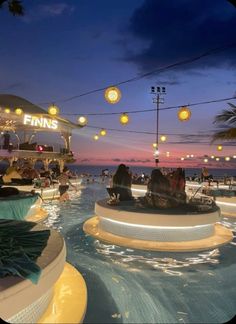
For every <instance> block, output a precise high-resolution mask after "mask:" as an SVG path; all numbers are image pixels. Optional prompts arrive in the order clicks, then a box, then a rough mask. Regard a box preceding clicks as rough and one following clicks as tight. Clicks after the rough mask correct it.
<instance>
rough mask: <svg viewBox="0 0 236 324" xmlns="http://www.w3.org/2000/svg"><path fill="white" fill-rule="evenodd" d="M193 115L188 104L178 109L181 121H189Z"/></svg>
mask: <svg viewBox="0 0 236 324" xmlns="http://www.w3.org/2000/svg"><path fill="white" fill-rule="evenodd" d="M190 117H191V110H190V109H189V108H188V107H187V106H183V107H181V108H180V109H179V111H178V118H179V120H180V121H188V120H189V119H190Z"/></svg>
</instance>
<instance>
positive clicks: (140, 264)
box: [94, 240, 220, 276]
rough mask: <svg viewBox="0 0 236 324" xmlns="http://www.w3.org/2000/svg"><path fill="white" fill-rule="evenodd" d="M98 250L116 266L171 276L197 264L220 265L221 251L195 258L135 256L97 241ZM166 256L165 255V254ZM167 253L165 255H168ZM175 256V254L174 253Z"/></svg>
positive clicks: (152, 254) (129, 251)
mask: <svg viewBox="0 0 236 324" xmlns="http://www.w3.org/2000/svg"><path fill="white" fill-rule="evenodd" d="M94 244H95V247H96V250H97V252H98V253H100V254H102V255H105V256H107V257H109V260H110V261H111V262H114V263H115V264H120V266H122V267H125V268H128V267H132V268H133V267H135V268H137V270H138V269H145V268H150V269H158V270H161V271H163V272H165V273H168V274H170V275H177V276H181V275H182V273H181V272H180V271H176V269H178V270H181V268H186V267H190V266H193V265H196V264H204V263H206V264H218V263H219V258H218V257H219V255H220V252H219V249H214V250H212V251H207V252H202V253H199V254H197V253H196V256H193V257H186V258H182V260H181V258H180V254H179V253H178V254H177V256H178V255H179V258H177V257H174V258H173V257H166V256H163V257H162V258H161V257H155V256H154V254H155V252H152V253H147V256H144V255H142V253H145V252H144V251H143V252H140V254H138V251H137V252H136V254H134V252H135V251H134V250H132V249H125V250H124V248H121V247H117V246H115V245H109V244H104V243H101V242H100V241H98V240H96V241H95V242H94ZM163 254H164V253H163ZM166 254H167V253H165V255H166ZM172 254H173V253H172Z"/></svg>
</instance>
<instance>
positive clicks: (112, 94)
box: [105, 87, 121, 104]
mask: <svg viewBox="0 0 236 324" xmlns="http://www.w3.org/2000/svg"><path fill="white" fill-rule="evenodd" d="M120 98H121V92H120V90H119V89H118V88H117V87H110V88H107V89H106V91H105V99H106V101H107V102H109V103H110V104H115V103H117V102H119V101H120Z"/></svg>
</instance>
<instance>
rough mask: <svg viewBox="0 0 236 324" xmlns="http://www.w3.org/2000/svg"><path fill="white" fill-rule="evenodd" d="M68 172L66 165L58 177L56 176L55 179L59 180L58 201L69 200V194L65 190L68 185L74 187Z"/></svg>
mask: <svg viewBox="0 0 236 324" xmlns="http://www.w3.org/2000/svg"><path fill="white" fill-rule="evenodd" d="M69 174H70V170H69V169H68V168H67V167H64V169H63V172H62V173H61V174H60V175H59V177H57V180H58V181H59V192H60V198H59V201H60V202H64V201H67V200H69V195H68V192H67V191H68V189H69V185H71V186H72V187H73V188H75V186H74V185H72V183H71V182H70V179H69Z"/></svg>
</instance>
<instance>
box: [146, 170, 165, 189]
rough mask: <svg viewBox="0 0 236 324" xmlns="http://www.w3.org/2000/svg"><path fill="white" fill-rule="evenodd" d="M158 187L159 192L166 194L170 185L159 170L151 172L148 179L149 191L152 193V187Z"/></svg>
mask: <svg viewBox="0 0 236 324" xmlns="http://www.w3.org/2000/svg"><path fill="white" fill-rule="evenodd" d="M156 186H157V187H158V189H159V191H160V192H161V191H163V192H166V191H168V190H169V189H170V183H169V180H168V179H167V177H165V176H164V175H163V174H162V173H161V171H160V170H159V169H154V170H152V173H151V179H150V190H151V191H153V190H154V187H156Z"/></svg>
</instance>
